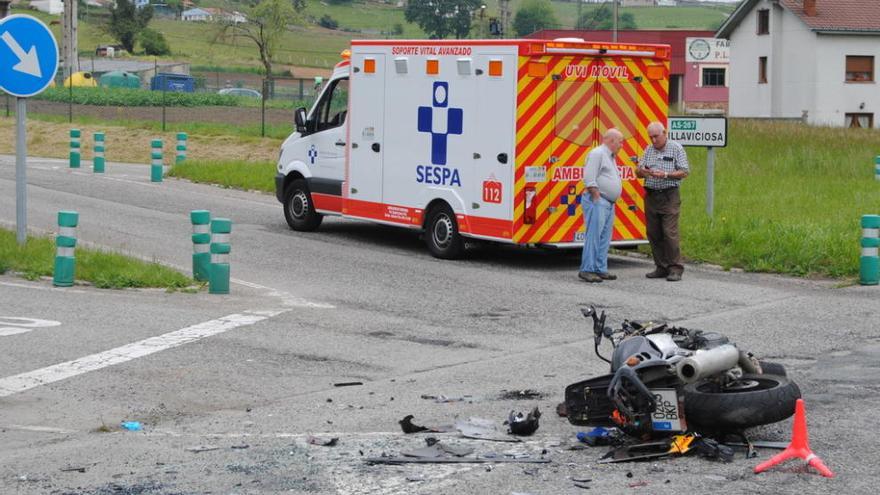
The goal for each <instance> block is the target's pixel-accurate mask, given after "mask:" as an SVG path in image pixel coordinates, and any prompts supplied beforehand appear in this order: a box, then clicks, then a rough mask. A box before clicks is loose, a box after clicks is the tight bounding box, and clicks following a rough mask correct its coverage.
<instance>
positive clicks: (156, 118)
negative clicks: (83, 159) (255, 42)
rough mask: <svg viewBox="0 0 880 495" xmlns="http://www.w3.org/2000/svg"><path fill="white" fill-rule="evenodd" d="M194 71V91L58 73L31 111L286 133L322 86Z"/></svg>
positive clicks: (10, 101) (10, 108)
mask: <svg viewBox="0 0 880 495" xmlns="http://www.w3.org/2000/svg"><path fill="white" fill-rule="evenodd" d="M192 77H193V80H192V84H191V87H192V89H193V91H192V92H175V91H168V90H167V89H168V85H161V89H157V90H149V89H144V88H143V87H142V88H140V89H134V88H106V87H67V88H65V87H62V84H61V82H62V81H61V78H60V77H59V80H58V81H57V83H56V86H55V87H54V88H49V89H47V90H46V91H45V92H44V93H42V94H40V95H38V96H36V97H33V98H30V100H29V102H28V114H29V116H37V117H38V116H40V115H46V116H51V117H50V118H55V119H58V120H62V119H64V120H67V121H68V122H70V123H74V122H78V123H83V124H88V123H91V122H95V121H100V122H102V123H106V124H110V125H113V124H114V122H116V123H117V124H119V125H132V124H135V125H139V126H141V127H145V126H146V127H150V128H152V127H155V128H156V129H157V130H159V129H161V130H163V131H164V130H168V129H171V127H172V126H173V128H174V129H175V130H182V131H187V130H190V129H191V130H193V131H200V130H206V129H209V130H213V131H214V132H216V133H218V134H223V133H231V134H237V135H254V136H271V137H278V138H283V137H286V136H287V135H288V134H289V133H290V132H292V130H293V127H294V123H293V122H294V110H295V109H297V108H299V107H310V106H311V105H312V103H313V102H314V100H315V97H316V96H317V95H318V92H319V91H320V89H321V88H320V86H321V85H320V84H316V79H315V78H312V79H305V78H292V77H273V78H271V79H267V78H265V77H263V76H261V75H259V74H248V73H242V74H240V73H228V72H226V73H224V72H196V73H194V74H193V75H192ZM142 86H143V82H142ZM187 89H189V88H187ZM4 103H5V107H6V108H5V110H6V116H10V115H12V114H14V111H15V108H14V107H15V104H14V98H12V97H9V96H8V95H6V97H5V102H4ZM65 117H66V119H65Z"/></svg>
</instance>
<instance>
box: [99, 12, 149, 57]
mask: <svg viewBox="0 0 880 495" xmlns="http://www.w3.org/2000/svg"><path fill="white" fill-rule="evenodd" d="M152 18H153V6H152V5H147V6H145V7H144V8H142V9H139V8H137V7H135V6H134V2H131V1H129V0H117V1H116V6H115V7H114V6H111V7H110V21H109V23H108V25H107V31H108V32H109V33H110V36H113V37H114V38H115V39H116V41H118V42H119V44H121V45H122V46H123V47H125V49H126V50H128V53H134V42H135V40H136V39H137V37H138V34H139V33H140V32H141V31H143V30H144V29H146V27H147V24H149V23H150V19H152Z"/></svg>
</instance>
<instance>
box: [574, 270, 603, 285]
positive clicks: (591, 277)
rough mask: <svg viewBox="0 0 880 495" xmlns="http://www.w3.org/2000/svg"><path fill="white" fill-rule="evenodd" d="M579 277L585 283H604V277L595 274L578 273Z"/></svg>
mask: <svg viewBox="0 0 880 495" xmlns="http://www.w3.org/2000/svg"><path fill="white" fill-rule="evenodd" d="M578 277H580V279H581V280H583V281H584V282H590V283H596V282H601V281H602V277H600V276H599V275H597V274H595V273H593V272H578Z"/></svg>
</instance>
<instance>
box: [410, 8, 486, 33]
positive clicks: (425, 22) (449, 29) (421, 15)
mask: <svg viewBox="0 0 880 495" xmlns="http://www.w3.org/2000/svg"><path fill="white" fill-rule="evenodd" d="M478 8H480V1H479V0H409V2H407V5H406V10H405V11H404V13H403V16H404V18H405V19H406V22H411V23H415V24H418V25H419V27H420V28H422V31H424V32H425V33H426V34H427V35H428V36H429V37H430V38H431V39H443V38H446V37H447V36H450V35H454V36H455V37H456V38H457V39H461V38H466V37H467V35H468V33H469V32H470V30H471V14H472V13H473V12H474V11H475V10H477V9H478Z"/></svg>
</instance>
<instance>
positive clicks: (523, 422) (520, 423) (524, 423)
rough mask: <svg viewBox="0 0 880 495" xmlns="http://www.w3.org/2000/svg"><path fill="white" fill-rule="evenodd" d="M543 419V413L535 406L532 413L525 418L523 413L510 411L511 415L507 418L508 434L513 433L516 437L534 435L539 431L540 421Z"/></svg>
mask: <svg viewBox="0 0 880 495" xmlns="http://www.w3.org/2000/svg"><path fill="white" fill-rule="evenodd" d="M540 417H541V411H539V410H538V406H535V408H534V409H532V411H531V412H529V413H528V414H526V415H525V416H523V413H521V412H520V413H516V412H514V411H510V415H509V416H508V417H507V422H506V424H507V427H508V430H507V431H508V433H512V434H514V435H523V436H528V435H531V434H532V433H534V432H536V431H538V419H539V418H540Z"/></svg>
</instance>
